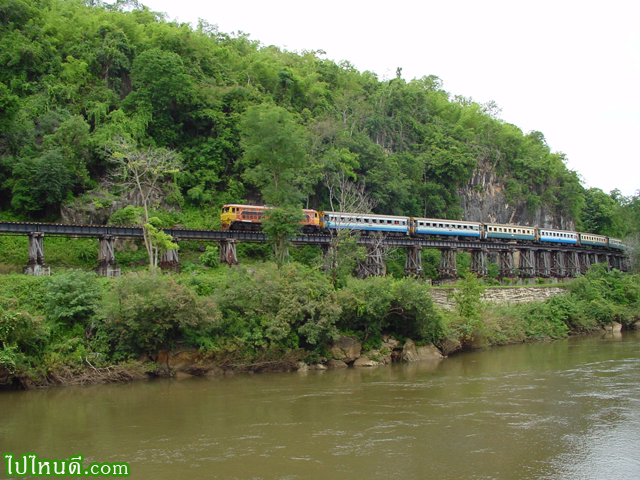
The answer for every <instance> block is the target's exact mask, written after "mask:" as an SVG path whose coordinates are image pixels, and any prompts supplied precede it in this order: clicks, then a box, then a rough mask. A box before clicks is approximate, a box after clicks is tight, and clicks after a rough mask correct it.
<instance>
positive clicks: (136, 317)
mask: <svg viewBox="0 0 640 480" xmlns="http://www.w3.org/2000/svg"><path fill="white" fill-rule="evenodd" d="M522 288H524V289H526V292H531V291H532V289H535V287H522ZM564 288H566V293H565V294H560V293H561V292H555V293H554V294H551V293H552V290H551V289H549V288H548V287H541V288H539V290H538V291H537V292H538V293H536V295H544V296H545V298H546V299H545V300H536V299H535V298H531V300H534V301H529V302H525V303H518V302H515V301H507V302H504V301H503V302H500V303H489V300H488V298H489V293H490V290H488V289H487V287H486V285H484V283H483V282H482V281H481V280H480V279H478V278H476V277H473V276H467V277H465V278H464V279H462V280H460V282H458V284H457V285H456V287H455V288H454V289H449V290H444V289H432V288H431V287H430V286H428V285H426V284H425V283H424V282H421V281H420V280H417V279H394V278H390V277H371V278H367V279H364V280H358V279H354V278H351V279H348V280H347V282H346V283H345V284H343V285H341V286H340V287H339V288H335V287H334V286H333V285H332V284H331V283H330V281H329V279H328V278H327V276H326V275H325V274H324V272H321V271H318V270H314V269H310V268H308V267H303V266H301V265H288V266H285V267H282V268H281V269H278V268H276V267H275V266H272V265H268V264H265V265H263V266H260V268H252V269H242V268H234V269H218V270H212V271H211V272H209V273H208V274H207V275H188V274H183V275H172V276H163V275H150V274H148V273H136V274H134V275H128V276H125V277H122V278H119V279H104V278H99V277H96V276H95V275H94V274H92V273H89V272H80V271H69V272H65V273H64V274H60V275H56V276H52V277H27V276H20V275H15V276H3V277H0V384H2V385H4V386H5V387H10V388H27V389H28V388H39V387H47V386H53V385H74V384H90V383H103V382H122V381H125V382H126V381H131V380H135V379H141V378H150V377H157V376H171V375H175V374H180V375H228V374H232V373H238V372H267V371H292V370H297V369H325V368H327V369H328V368H346V367H348V366H355V367H365V366H375V365H380V364H387V363H390V362H393V361H413V360H414V359H420V358H434V359H438V358H442V357H445V356H449V355H452V354H454V353H456V352H458V351H464V350H469V349H477V348H484V347H489V346H494V345H506V344H513V343H523V342H531V341H537V340H548V339H558V338H565V337H567V336H569V335H574V334H580V333H585V332H593V331H597V330H598V329H601V328H603V327H604V326H607V325H612V324H613V322H617V323H618V324H620V326H621V327H620V328H623V329H631V328H635V322H637V321H638V320H640V280H639V278H638V276H634V275H625V274H622V273H620V272H617V271H611V272H607V271H605V270H598V269H596V270H594V271H592V272H590V273H588V274H587V275H585V276H584V277H580V278H578V279H576V281H575V282H573V283H571V284H570V285H567V286H566V287H564ZM492 290H493V289H492ZM495 290H497V291H503V292H506V291H512V292H513V293H514V294H515V295H516V297H518V296H519V298H520V299H522V298H524V297H522V295H523V293H522V292H518V290H517V289H514V288H513V287H511V288H510V289H504V288H499V289H495ZM441 291H447V293H446V300H447V302H449V308H440V307H439V306H437V304H436V302H435V301H434V299H433V297H432V295H434V292H438V293H436V295H438V294H440V295H441V293H440V292H441ZM524 291H525V290H523V292H524ZM533 291H534V292H535V290H533ZM526 295H529V297H531V294H530V293H527V294H526ZM514 298H515V297H514ZM349 342H351V346H350V347H348V348H347V347H346V346H345V344H346V343H349Z"/></svg>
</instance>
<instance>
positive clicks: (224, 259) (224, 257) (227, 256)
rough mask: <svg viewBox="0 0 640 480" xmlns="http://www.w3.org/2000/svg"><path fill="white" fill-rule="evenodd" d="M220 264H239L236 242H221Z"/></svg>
mask: <svg viewBox="0 0 640 480" xmlns="http://www.w3.org/2000/svg"><path fill="white" fill-rule="evenodd" d="M220 263H226V264H227V265H237V264H238V254H237V252H236V240H224V241H222V242H220Z"/></svg>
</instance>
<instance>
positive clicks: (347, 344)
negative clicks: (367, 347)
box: [329, 335, 362, 363]
mask: <svg viewBox="0 0 640 480" xmlns="http://www.w3.org/2000/svg"><path fill="white" fill-rule="evenodd" d="M329 353H330V354H331V356H332V357H333V358H334V359H336V360H342V361H343V362H345V363H351V362H353V361H355V360H356V359H357V358H358V357H359V356H360V354H361V353H362V344H361V343H360V340H358V339H357V338H356V337H347V336H345V335H340V336H339V337H338V339H337V340H334V341H333V343H332V344H331V345H330V346H329Z"/></svg>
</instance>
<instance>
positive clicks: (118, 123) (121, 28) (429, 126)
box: [0, 0, 584, 218]
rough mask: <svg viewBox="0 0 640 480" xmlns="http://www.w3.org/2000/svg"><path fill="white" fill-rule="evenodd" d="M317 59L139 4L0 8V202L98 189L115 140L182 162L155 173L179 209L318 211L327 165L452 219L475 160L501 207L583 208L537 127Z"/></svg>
mask: <svg viewBox="0 0 640 480" xmlns="http://www.w3.org/2000/svg"><path fill="white" fill-rule="evenodd" d="M322 55H323V52H321V51H318V52H301V53H292V52H288V51H283V50H280V49H278V48H276V47H272V46H263V45H261V44H260V42H259V41H256V40H251V39H249V37H248V36H247V35H245V34H239V35H229V34H225V33H223V32H220V31H218V30H217V28H216V27H215V26H213V25H210V24H207V23H206V22H201V23H200V24H199V25H198V26H197V27H196V28H192V27H191V26H189V25H187V24H178V23H173V22H167V21H166V20H165V19H164V18H163V16H162V15H161V14H158V13H154V12H151V11H149V10H148V9H147V8H146V7H143V6H138V4H137V3H134V4H131V3H129V2H126V3H125V2H116V3H115V4H114V5H106V4H103V3H102V2H91V6H88V5H87V4H85V3H83V2H81V1H79V0H3V1H2V3H1V4H0V62H1V63H2V65H3V68H2V70H1V71H0V106H2V108H0V126H1V128H0V191H1V192H2V195H1V197H0V198H2V203H1V204H0V208H2V209H3V210H5V211H7V210H11V211H12V212H14V213H16V214H18V215H22V216H30V217H35V218H55V217H56V216H57V215H58V214H59V208H60V206H61V204H63V203H65V202H70V201H73V199H74V198H77V197H78V196H79V195H81V194H83V193H87V192H96V191H103V190H96V188H97V187H98V186H99V185H100V184H101V183H102V180H103V179H105V178H107V177H108V175H107V174H109V173H111V171H112V170H113V168H114V165H113V164H112V162H110V155H111V152H112V151H113V148H114V145H115V144H116V143H118V142H122V141H124V142H128V143H129V144H131V145H134V146H136V147H137V148H140V149H141V150H146V149H148V148H151V149H156V148H168V149H171V150H172V151H177V152H178V153H179V154H180V157H181V158H182V160H183V169H182V171H181V172H180V173H179V174H176V175H174V176H172V177H171V178H170V179H165V181H167V180H170V182H175V184H176V185H177V187H178V188H177V189H174V190H173V191H172V193H171V195H170V196H171V203H173V204H174V205H182V206H183V207H197V208H207V207H208V206H211V205H213V206H216V207H217V206H219V205H220V204H222V203H225V202H231V201H233V202H240V201H260V200H262V201H266V202H270V203H273V204H276V205H277V204H281V203H282V202H283V200H286V201H287V202H288V203H292V202H294V201H295V202H299V201H301V200H303V199H306V203H307V204H308V205H310V206H312V207H317V208H327V206H328V193H327V189H326V188H325V186H324V184H323V178H324V174H326V173H328V172H346V173H347V175H349V176H350V178H352V179H354V180H357V181H364V180H366V189H367V193H368V194H369V195H371V196H372V197H374V198H375V200H376V201H377V207H376V210H377V211H379V212H384V213H393V214H407V215H428V216H438V217H460V216H461V215H462V211H461V209H460V206H459V202H458V198H457V196H456V190H457V189H458V188H459V187H461V186H464V185H465V184H466V182H467V181H468V180H469V179H470V177H471V175H472V172H473V171H474V169H475V168H477V167H479V166H480V167H482V168H490V169H492V170H493V171H496V172H497V173H499V174H500V175H501V176H502V177H503V178H504V179H505V181H506V186H507V195H508V197H509V200H518V201H524V202H526V203H527V204H528V205H530V206H533V207H535V206H538V205H541V204H545V205H547V206H549V207H550V208H551V210H552V211H555V212H556V213H559V214H560V213H562V214H565V215H569V216H573V217H574V218H577V217H578V214H579V211H580V208H581V206H582V205H583V203H584V199H583V191H582V188H581V187H580V184H579V181H578V178H577V175H576V174H575V172H572V171H570V170H568V169H567V168H566V166H565V164H564V161H563V160H564V159H563V157H562V155H561V154H556V153H552V152H551V151H550V149H549V147H548V146H547V145H546V143H545V140H544V137H543V136H542V134H540V133H539V132H532V133H528V134H523V132H522V131H521V130H519V129H518V128H517V127H516V126H514V125H510V124H508V123H505V122H504V121H502V120H499V119H498V118H497V117H496V115H495V114H496V112H497V109H496V107H495V105H493V104H492V103H491V102H490V103H489V104H487V105H479V104H477V103H475V102H473V101H472V100H470V99H467V98H464V97H452V96H451V95H450V94H449V93H447V92H445V91H444V90H443V89H442V84H441V82H440V80H439V79H438V78H437V77H435V76H425V77H423V78H421V79H415V80H411V81H408V82H407V81H405V80H403V79H402V78H393V79H390V80H380V79H379V78H377V77H376V76H375V75H374V74H372V73H370V72H359V71H357V70H355V69H354V68H353V67H352V66H351V65H350V64H349V63H348V62H343V63H340V64H336V63H334V62H332V61H329V60H325V59H323V58H322ZM111 193H115V194H116V196H117V195H120V194H122V193H123V192H122V191H118V190H114V191H113V192H111ZM165 193H166V192H165Z"/></svg>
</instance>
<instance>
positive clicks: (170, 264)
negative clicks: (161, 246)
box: [159, 238, 181, 273]
mask: <svg viewBox="0 0 640 480" xmlns="http://www.w3.org/2000/svg"><path fill="white" fill-rule="evenodd" d="M173 242H174V243H177V242H178V239H176V238H174V239H173ZM159 267H160V268H161V269H162V270H164V271H168V272H174V273H180V270H181V267H180V259H179V258H178V250H167V251H166V252H164V253H163V254H162V258H160V265H159Z"/></svg>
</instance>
